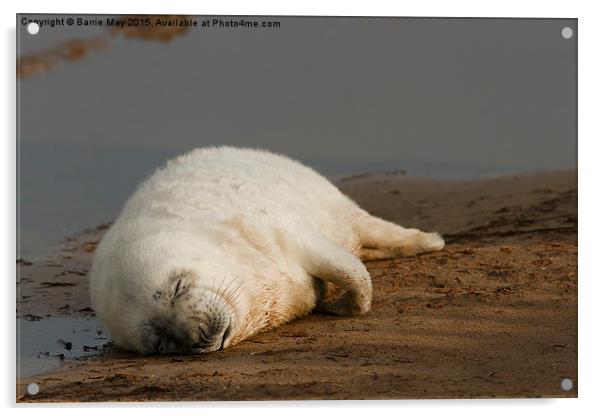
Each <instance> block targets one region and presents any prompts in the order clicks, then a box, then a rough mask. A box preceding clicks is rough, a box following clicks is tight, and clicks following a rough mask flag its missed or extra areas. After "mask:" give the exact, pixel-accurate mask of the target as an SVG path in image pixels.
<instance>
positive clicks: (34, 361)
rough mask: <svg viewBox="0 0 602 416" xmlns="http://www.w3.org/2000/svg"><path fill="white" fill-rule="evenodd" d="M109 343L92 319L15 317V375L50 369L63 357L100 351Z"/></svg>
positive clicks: (48, 370) (31, 374) (36, 373)
mask: <svg viewBox="0 0 602 416" xmlns="http://www.w3.org/2000/svg"><path fill="white" fill-rule="evenodd" d="M108 342H109V339H108V337H107V336H106V335H105V334H103V333H102V331H101V329H100V325H99V324H98V322H97V321H96V320H95V319H86V318H71V317H58V318H45V319H40V320H34V321H31V320H25V319H17V378H24V377H31V376H34V375H38V374H43V373H47V372H50V371H52V370H54V369H56V368H57V367H58V366H59V365H60V364H61V363H63V362H64V361H65V360H72V359H78V358H83V357H90V356H93V355H96V354H99V353H100V352H101V351H102V347H103V346H104V345H106V344H107V343H108Z"/></svg>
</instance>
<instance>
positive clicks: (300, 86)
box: [19, 17, 577, 171]
mask: <svg viewBox="0 0 602 416" xmlns="http://www.w3.org/2000/svg"><path fill="white" fill-rule="evenodd" d="M256 19H258V20H261V18H256ZM269 20H279V21H280V22H281V27H280V28H277V29H252V30H251V29H226V28H223V29H218V28H212V29H195V30H192V31H190V32H189V33H188V34H186V35H184V36H181V37H176V38H175V39H174V40H173V41H172V42H171V43H168V44H163V43H160V42H148V41H142V40H130V39H125V38H122V37H119V38H116V41H115V43H114V45H113V47H111V48H109V49H107V50H102V51H97V52H94V53H92V54H91V55H90V56H89V57H88V58H87V59H85V60H83V61H79V62H76V63H73V64H65V65H59V66H57V67H56V68H55V69H53V70H52V71H50V72H48V73H46V74H42V75H38V76H33V77H30V78H26V79H23V80H21V81H20V108H19V110H20V112H19V114H20V125H19V127H20V133H21V136H20V138H21V140H22V141H23V142H25V143H32V142H33V143H54V142H63V143H73V144H82V145H86V146H88V145H93V146H107V147H109V148H113V147H114V148H119V147H122V146H129V147H141V146H144V147H150V148H165V149H167V148H169V149H176V150H184V149H188V148H192V147H198V146H203V145H209V144H232V145H241V146H253V147H264V148H269V149H272V150H276V151H280V152H283V153H286V154H289V155H292V156H295V157H299V158H304V159H311V158H316V157H321V158H324V159H336V160H365V161H373V162H378V161H384V160H386V161H391V160H400V161H413V162H416V163H431V164H437V163H447V164H458V165H491V166H496V167H501V168H505V169H511V170H517V171H521V170H536V169H557V168H566V167H574V166H575V158H576V137H575V132H576V127H575V126H576V119H575V112H576V111H575V106H576V100H575V98H576V36H574V37H573V38H572V39H570V40H566V39H564V38H562V36H561V35H560V32H561V29H562V28H563V27H565V26H570V27H572V28H574V29H575V34H576V32H577V30H576V20H574V19H563V20H550V19H545V20H535V19H423V18H316V17H306V18H299V17H287V18H284V17H281V18H270V19H269ZM19 31H20V42H21V43H20V51H21V52H22V53H23V52H31V51H35V50H39V49H42V48H44V47H48V46H52V45H54V44H56V43H57V42H58V41H59V40H61V39H68V38H72V37H73V36H77V34H78V30H77V29H74V28H71V29H68V30H65V29H62V28H58V29H57V28H55V29H44V28H43V29H42V31H41V32H40V34H38V35H37V36H35V37H34V36H30V35H28V34H27V33H26V32H25V29H24V27H20V28H19ZM94 32H98V29H93V30H88V29H86V30H81V31H79V33H80V36H90V35H92V34H93V33H94Z"/></svg>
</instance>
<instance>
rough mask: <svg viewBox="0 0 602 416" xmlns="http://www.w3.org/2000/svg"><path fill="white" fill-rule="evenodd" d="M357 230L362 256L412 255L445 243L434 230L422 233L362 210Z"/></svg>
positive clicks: (434, 248)
mask: <svg viewBox="0 0 602 416" xmlns="http://www.w3.org/2000/svg"><path fill="white" fill-rule="evenodd" d="M358 231H359V235H360V242H361V244H362V248H361V249H360V253H359V255H360V257H361V258H362V259H363V260H380V259H385V258H394V257H406V256H413V255H416V254H419V253H428V252H430V251H437V250H441V249H442V248H443V247H444V246H445V242H444V241H443V238H441V236H440V235H439V234H437V233H425V232H423V231H420V230H418V229H415V228H403V227H402V226H400V225H397V224H394V223H392V222H389V221H385V220H382V219H380V218H378V217H374V216H372V215H370V214H368V213H367V212H362V215H361V217H360V220H359V221H358Z"/></svg>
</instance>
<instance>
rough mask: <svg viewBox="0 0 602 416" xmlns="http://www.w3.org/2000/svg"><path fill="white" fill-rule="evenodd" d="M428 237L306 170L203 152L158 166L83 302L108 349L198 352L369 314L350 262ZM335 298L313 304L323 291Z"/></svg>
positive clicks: (282, 160)
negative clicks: (88, 303) (284, 328)
mask: <svg viewBox="0 0 602 416" xmlns="http://www.w3.org/2000/svg"><path fill="white" fill-rule="evenodd" d="M443 246H444V241H443V239H442V238H441V237H440V236H439V234H437V233H425V232H422V231H420V230H417V229H405V228H403V227H401V226H399V225H396V224H393V223H390V222H387V221H384V220H382V219H380V218H377V217H374V216H372V215H370V214H368V213H367V212H366V211H364V210H363V209H361V208H360V207H359V206H358V205H357V204H355V203H354V202H353V201H352V200H351V199H349V198H348V197H346V196H345V195H343V194H342V193H341V192H340V191H339V190H338V189H337V188H336V187H335V186H334V185H333V184H331V183H330V182H329V181H328V180H327V179H325V178H324V177H322V176H321V175H319V174H318V173H316V172H315V171H314V170H312V169H310V168H308V167H306V166H304V165H302V164H300V163H298V162H296V161H293V160H291V159H289V158H287V157H284V156H281V155H276V154H273V153H270V152H267V151H260V150H252V149H240V148H232V147H217V148H216V147H212V148H201V149H196V150H193V151H191V152H190V153H187V154H185V155H182V156H179V157H177V158H175V159H173V160H170V161H168V162H167V164H166V166H165V167H163V168H161V169H159V170H158V171H156V172H155V173H154V174H153V175H151V177H150V178H148V179H147V180H146V181H145V182H143V183H142V184H141V185H140V186H139V187H138V189H137V190H136V192H135V193H134V194H133V195H132V196H131V197H130V199H129V200H128V201H127V203H126V205H125V207H124V208H123V210H122V211H121V213H120V215H119V216H118V218H117V220H116V221H115V223H114V224H113V225H112V226H111V227H110V229H109V230H108V231H107V233H106V234H105V236H104V237H103V239H102V241H101V242H100V244H99V245H98V248H97V250H96V253H95V256H94V261H93V264H92V268H91V271H90V287H91V298H92V306H93V308H94V310H95V311H96V314H97V316H98V319H99V320H100V322H101V324H102V325H103V326H104V328H105V329H107V330H108V332H109V333H110V335H111V337H112V338H113V342H114V344H115V345H116V346H118V347H121V348H124V349H128V350H133V351H137V352H139V353H143V354H150V353H170V352H180V353H201V352H209V351H215V350H218V349H223V348H226V347H228V346H231V345H235V344H236V343H238V342H240V341H241V340H243V339H245V338H248V337H250V336H252V335H253V334H256V333H257V332H260V331H264V330H268V329H270V328H274V327H276V326H278V325H281V324H283V323H285V322H288V321H290V320H292V319H294V318H297V317H300V316H303V315H306V314H308V313H310V312H311V311H312V310H314V309H315V308H316V307H319V309H320V310H321V311H323V312H326V313H330V314H336V315H356V314H363V313H365V312H367V311H368V310H369V309H370V303H371V299H372V283H371V280H370V275H369V274H368V271H367V270H366V267H365V266H364V264H363V263H362V261H361V260H360V258H363V259H378V258H387V257H395V256H410V255H414V254H417V253H422V252H428V251H434V250H440V249H441V248H443ZM326 284H334V285H336V286H338V287H339V288H340V289H342V290H343V294H342V295H341V296H340V297H339V298H338V299H337V300H336V301H334V302H332V303H329V304H323V302H322V296H323V294H324V290H325V285H326Z"/></svg>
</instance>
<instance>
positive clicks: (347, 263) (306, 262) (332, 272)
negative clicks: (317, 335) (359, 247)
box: [299, 233, 372, 315]
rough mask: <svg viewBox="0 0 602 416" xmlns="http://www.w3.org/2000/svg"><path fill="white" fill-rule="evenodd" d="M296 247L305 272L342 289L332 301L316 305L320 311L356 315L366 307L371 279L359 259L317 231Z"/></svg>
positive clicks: (369, 297)
mask: <svg viewBox="0 0 602 416" xmlns="http://www.w3.org/2000/svg"><path fill="white" fill-rule="evenodd" d="M299 250H300V252H299V254H300V257H301V263H302V266H303V268H304V269H305V271H306V272H307V273H309V274H310V275H312V276H314V277H316V278H319V279H322V280H325V281H327V282H331V283H333V284H335V285H337V286H338V287H340V288H341V289H343V290H344V291H345V292H344V293H343V295H342V296H341V297H340V298H339V299H337V300H336V301H335V302H333V303H330V304H326V305H323V306H320V308H319V309H320V311H323V312H326V313H331V314H334V315H359V314H362V313H366V312H368V311H369V310H370V304H371V302H372V281H371V279H370V274H369V273H368V270H366V266H364V264H363V263H362V262H361V260H360V259H359V258H357V257H356V256H355V255H353V254H352V253H350V252H349V251H347V250H345V249H344V248H343V247H340V246H338V245H336V244H335V243H333V242H332V241H330V240H328V239H327V238H326V237H324V236H322V235H320V234H318V233H315V234H313V235H312V236H311V238H309V239H307V240H305V241H303V242H302V243H300V244H299Z"/></svg>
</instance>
